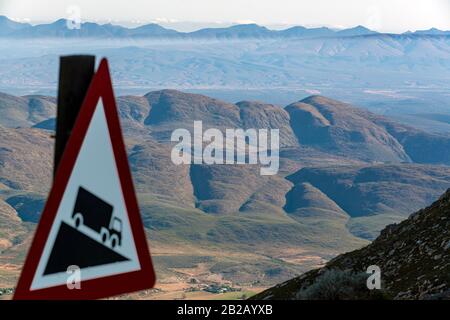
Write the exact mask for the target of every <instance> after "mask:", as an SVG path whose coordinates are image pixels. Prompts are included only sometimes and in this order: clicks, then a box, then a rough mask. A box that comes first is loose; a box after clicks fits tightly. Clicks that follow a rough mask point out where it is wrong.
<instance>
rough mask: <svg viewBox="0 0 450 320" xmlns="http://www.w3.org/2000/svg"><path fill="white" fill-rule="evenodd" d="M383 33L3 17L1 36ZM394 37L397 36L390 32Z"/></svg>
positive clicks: (219, 36)
mask: <svg viewBox="0 0 450 320" xmlns="http://www.w3.org/2000/svg"><path fill="white" fill-rule="evenodd" d="M377 34H380V33H378V32H375V31H372V30H369V29H367V28H366V27H363V26H356V27H354V28H349V29H343V30H334V29H330V28H326V27H319V28H305V27H302V26H295V27H290V28H288V29H285V30H270V29H268V28H266V27H263V26H259V25H257V24H240V25H233V26H230V27H227V28H205V29H200V30H197V31H193V32H178V31H176V30H172V29H167V28H164V27H162V26H160V25H158V24H155V23H151V24H146V25H142V26H139V27H135V28H126V27H123V26H119V25H113V24H110V23H108V24H97V23H93V22H84V23H81V24H80V28H79V29H78V28H74V29H69V28H67V20H66V19H59V20H57V21H55V22H52V23H48V24H37V25H31V24H29V23H20V22H15V21H13V20H10V19H8V18H7V17H6V16H0V37H13V38H31V37H64V38H65V37H69V38H71V37H92V38H96V37H99V38H116V37H118V38H124V37H130V38H188V39H202V38H206V39H208V38H213V39H214V38H217V39H242V38H244V39H245V38H257V39H258V38H259V39H263V38H316V37H354V36H370V35H377ZM390 35H391V36H396V35H394V34H390ZM402 36H450V31H441V30H438V29H435V28H432V29H430V30H420V31H416V32H405V33H403V34H402Z"/></svg>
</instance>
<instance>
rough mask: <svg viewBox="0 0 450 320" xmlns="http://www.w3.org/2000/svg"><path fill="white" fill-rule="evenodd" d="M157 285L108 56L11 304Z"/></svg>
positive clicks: (92, 88)
mask: <svg viewBox="0 0 450 320" xmlns="http://www.w3.org/2000/svg"><path fill="white" fill-rule="evenodd" d="M154 283H155V274H154V271H153V265H152V261H151V258H150V252H149V250H148V246H147V240H146V237H145V232H144V228H143V225H142V221H141V216H140V214H139V208H138V204H137V200H136V195H135V191H134V187H133V182H132V179H131V174H130V169H129V166H128V160H127V155H126V150H125V144H124V141H123V137H122V132H121V129H120V123H119V116H118V113H117V108H116V102H115V99H114V94H113V89H112V84H111V78H110V74H109V70H108V63H107V61H106V59H103V60H102V61H101V63H100V66H99V68H98V71H97V73H96V74H95V76H94V78H93V80H92V82H91V85H90V87H89V90H88V92H87V94H86V97H85V99H84V102H83V105H82V107H81V110H80V112H79V115H78V118H77V121H76V123H75V126H74V128H73V130H72V134H71V136H70V139H69V141H68V143H67V146H66V148H65V152H64V155H63V157H62V159H61V162H60V165H59V167H58V170H57V173H56V176H55V181H54V184H53V187H52V189H51V191H50V195H49V197H48V200H47V203H46V205H45V208H44V212H43V213H42V216H41V219H40V222H39V225H38V227H37V230H36V234H35V237H34V240H33V243H32V245H31V248H30V251H29V253H28V257H27V259H26V261H25V264H24V267H23V270H22V274H21V276H20V279H19V282H18V285H17V288H16V291H15V294H14V299H96V298H103V297H108V296H112V295H117V294H121V293H126V292H132V291H137V290H142V289H146V288H151V287H153V285H154Z"/></svg>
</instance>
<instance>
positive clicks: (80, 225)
mask: <svg viewBox="0 0 450 320" xmlns="http://www.w3.org/2000/svg"><path fill="white" fill-rule="evenodd" d="M113 211H114V207H113V206H112V205H110V204H109V203H107V202H105V201H103V200H102V199H100V198H99V197H97V196H95V195H94V194H93V193H91V192H89V191H87V190H86V189H84V188H83V187H79V189H78V194H77V197H76V200H75V205H74V209H73V211H72V215H71V216H72V220H73V226H71V224H70V223H67V222H61V226H60V228H59V231H58V234H57V236H56V240H55V243H54V245H53V248H52V251H51V253H50V257H49V260H48V262H47V266H46V267H45V271H44V275H49V274H52V273H58V272H65V271H66V270H67V268H68V267H69V266H71V265H76V266H78V267H80V268H86V267H92V266H98V265H104V264H108V263H113V262H120V261H126V260H129V259H128V258H126V257H124V256H123V255H121V254H119V253H118V252H116V251H114V248H115V247H116V246H120V245H121V242H122V221H121V220H120V219H119V218H117V217H114V216H113ZM87 228H89V229H91V230H92V231H94V232H89V231H90V230H88V229H87ZM74 246H76V247H74ZM80 248H81V249H82V250H80ZM68 252H70V254H68Z"/></svg>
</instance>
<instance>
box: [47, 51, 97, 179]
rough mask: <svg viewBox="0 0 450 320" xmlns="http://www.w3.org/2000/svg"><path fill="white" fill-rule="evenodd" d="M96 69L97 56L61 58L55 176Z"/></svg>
mask: <svg viewBox="0 0 450 320" xmlns="http://www.w3.org/2000/svg"><path fill="white" fill-rule="evenodd" d="M94 71H95V56H91V55H74V56H64V57H61V58H60V63H59V84H58V110H57V117H56V140H55V155H54V164H53V176H54V175H55V174H56V169H57V168H58V164H59V161H60V160H61V156H62V154H63V152H64V149H65V147H66V143H67V140H68V139H69V136H70V133H71V132H72V128H73V125H74V124H75V120H76V119H77V116H78V112H79V111H80V108H81V104H82V103H83V100H84V97H85V95H86V92H87V89H88V88H89V84H90V83H91V80H92V77H93V76H94Z"/></svg>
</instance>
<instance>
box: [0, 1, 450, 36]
mask: <svg viewBox="0 0 450 320" xmlns="http://www.w3.org/2000/svg"><path fill="white" fill-rule="evenodd" d="M71 6H77V7H78V8H79V9H80V12H81V19H82V21H100V22H107V21H108V22H115V23H120V24H130V23H132V24H142V23H148V22H158V23H160V24H162V25H165V26H172V27H174V28H176V29H179V30H180V29H181V30H183V29H184V31H186V30H188V29H193V28H198V27H204V26H215V25H217V26H219V25H227V24H231V23H250V22H254V23H258V24H261V25H265V26H273V27H278V28H281V27H285V26H290V25H305V26H319V25H325V26H330V27H337V28H340V27H342V28H343V27H352V26H355V25H364V26H367V27H369V28H371V29H374V30H378V31H386V32H402V31H406V30H418V29H429V28H431V27H436V28H439V29H443V30H450V0H312V1H303V0H127V1H111V0H95V1H94V0H53V1H51V0H0V15H6V16H8V17H11V18H14V19H16V20H28V21H31V22H43V21H52V20H56V19H58V18H61V17H68V8H70V7H71Z"/></svg>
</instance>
